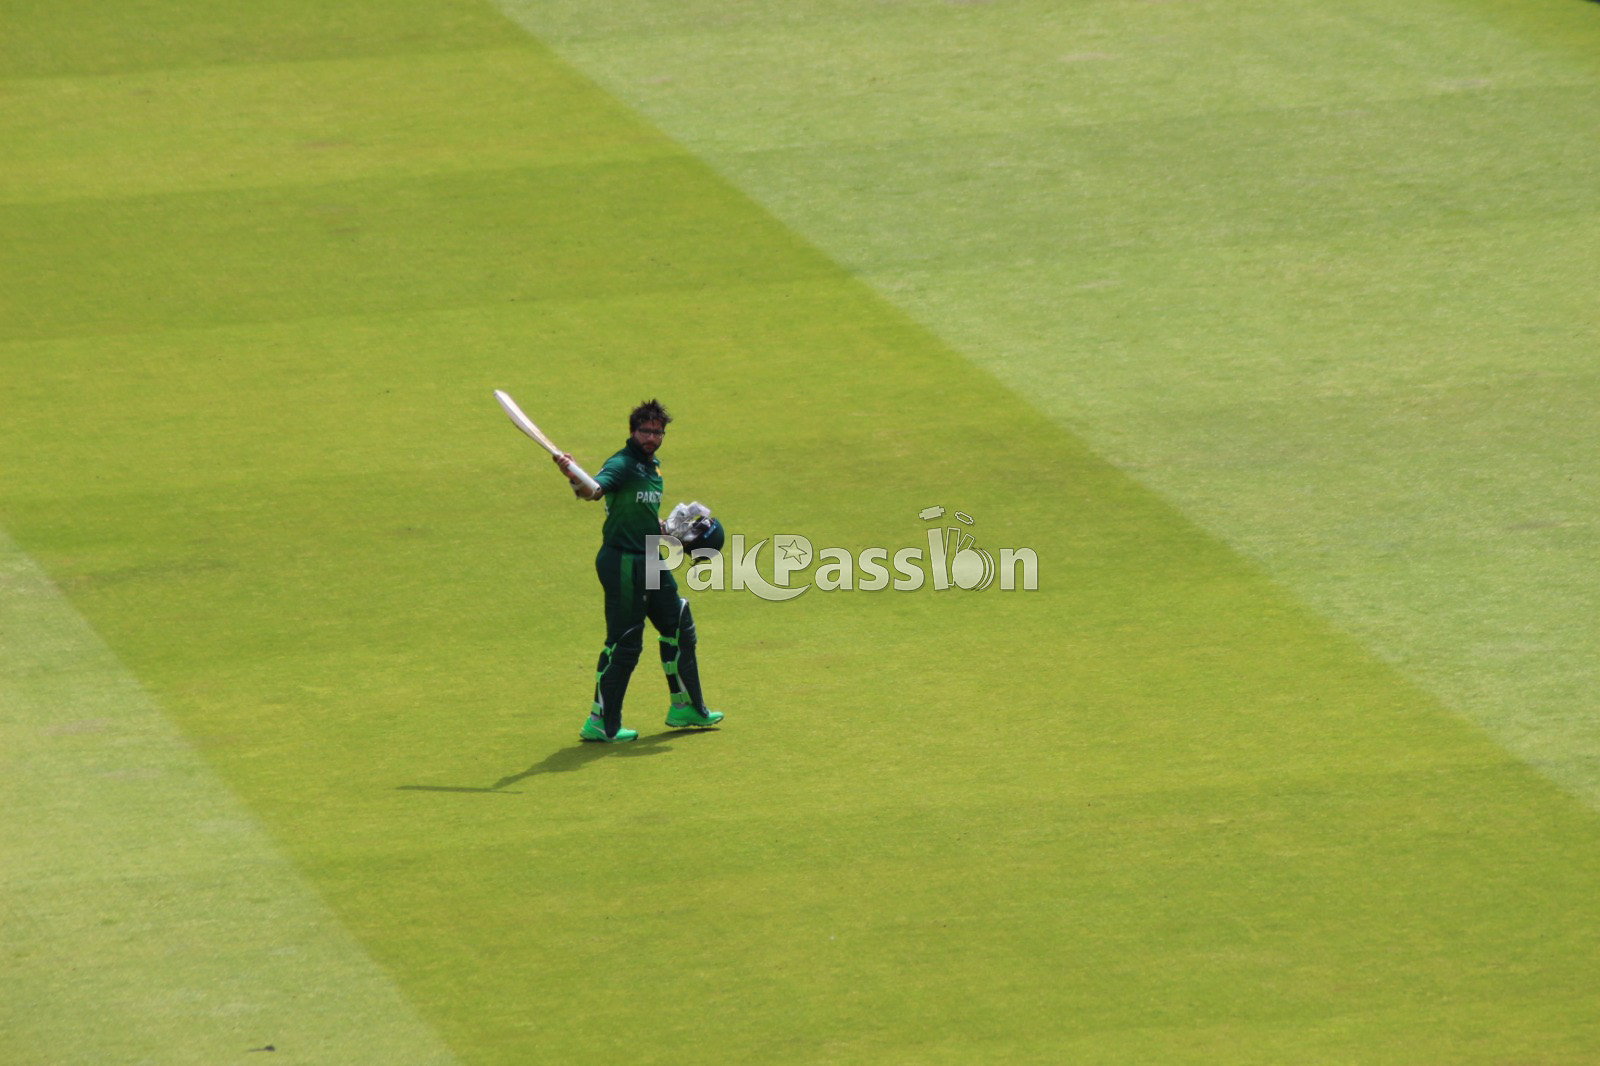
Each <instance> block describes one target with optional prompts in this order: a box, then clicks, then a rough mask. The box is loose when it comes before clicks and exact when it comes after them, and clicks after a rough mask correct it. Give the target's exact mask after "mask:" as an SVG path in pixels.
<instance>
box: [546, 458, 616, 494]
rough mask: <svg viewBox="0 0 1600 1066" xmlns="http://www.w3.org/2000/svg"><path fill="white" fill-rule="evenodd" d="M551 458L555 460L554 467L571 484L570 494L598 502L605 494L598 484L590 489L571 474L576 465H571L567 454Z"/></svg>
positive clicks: (570, 459)
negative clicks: (558, 469)
mask: <svg viewBox="0 0 1600 1066" xmlns="http://www.w3.org/2000/svg"><path fill="white" fill-rule="evenodd" d="M551 458H552V459H554V460H555V464H556V466H558V467H560V468H561V472H562V473H563V474H566V475H567V480H568V481H569V482H571V484H572V494H573V495H574V496H576V497H578V499H580V500H598V499H599V498H600V497H602V496H604V495H605V494H606V492H605V489H603V488H601V487H600V486H599V484H595V485H594V487H593V488H591V487H590V486H589V485H586V484H584V482H583V481H581V480H580V479H579V478H578V477H577V476H576V475H575V474H573V473H572V471H573V470H574V469H575V468H576V464H574V463H573V461H572V456H571V455H569V454H568V453H566V452H562V453H561V454H560V455H554V456H551Z"/></svg>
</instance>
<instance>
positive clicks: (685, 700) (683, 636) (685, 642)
mask: <svg viewBox="0 0 1600 1066" xmlns="http://www.w3.org/2000/svg"><path fill="white" fill-rule="evenodd" d="M658 640H659V643H660V646H661V670H662V672H663V673H665V674H666V675H667V690H668V691H669V692H671V693H672V705H673V706H674V707H693V708H694V709H695V710H697V711H704V710H705V709H706V703H705V699H704V698H703V697H702V696H701V694H700V664H699V661H698V660H697V659H696V658H695V650H694V649H695V633H694V614H693V613H692V612H691V611H690V610H689V601H688V600H684V599H680V600H679V601H678V624H677V626H676V628H675V630H674V631H673V632H672V633H671V634H668V633H665V632H663V633H662V634H661V636H660V637H659V638H658Z"/></svg>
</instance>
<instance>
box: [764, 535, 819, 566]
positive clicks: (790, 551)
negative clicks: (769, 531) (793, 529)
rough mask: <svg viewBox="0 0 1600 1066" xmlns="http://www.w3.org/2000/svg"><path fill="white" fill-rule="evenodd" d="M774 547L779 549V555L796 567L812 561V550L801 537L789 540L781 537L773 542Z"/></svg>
mask: <svg viewBox="0 0 1600 1066" xmlns="http://www.w3.org/2000/svg"><path fill="white" fill-rule="evenodd" d="M772 546H773V547H774V548H776V549H778V554H779V555H781V556H783V557H784V559H786V560H788V561H790V562H792V563H794V564H795V565H796V566H804V565H806V563H808V562H810V561H811V551H810V548H809V547H808V546H807V545H806V543H805V542H804V541H802V540H801V539H800V538H799V537H790V538H789V539H788V540H784V539H783V538H782V537H779V538H777V539H776V540H774V541H773V542H772Z"/></svg>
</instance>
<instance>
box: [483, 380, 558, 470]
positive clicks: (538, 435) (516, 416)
mask: <svg viewBox="0 0 1600 1066" xmlns="http://www.w3.org/2000/svg"><path fill="white" fill-rule="evenodd" d="M494 398H495V399H496V400H499V401H500V406H501V408H502V409H504V410H505V413H506V417H507V418H509V419H511V424H512V425H514V426H516V427H517V428H518V429H520V430H522V432H524V433H526V434H527V435H528V436H529V437H530V438H532V439H533V442H534V443H535V444H537V445H539V447H541V448H543V449H544V450H545V451H547V452H549V453H550V454H551V455H560V454H561V449H560V448H557V447H556V446H555V444H554V442H552V441H551V440H550V438H549V437H547V436H545V435H544V433H543V432H542V431H541V430H540V429H539V427H538V426H536V425H534V424H533V419H531V418H529V417H528V416H527V415H525V414H523V413H522V408H520V407H518V406H517V401H515V400H513V399H512V398H511V396H510V394H508V393H506V392H503V391H502V390H500V389H495V390H494Z"/></svg>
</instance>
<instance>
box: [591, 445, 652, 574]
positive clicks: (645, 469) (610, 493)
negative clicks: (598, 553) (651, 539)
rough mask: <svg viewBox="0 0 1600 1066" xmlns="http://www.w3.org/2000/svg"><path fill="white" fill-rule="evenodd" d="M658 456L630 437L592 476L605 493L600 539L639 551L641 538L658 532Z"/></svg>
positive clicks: (642, 545) (642, 546)
mask: <svg viewBox="0 0 1600 1066" xmlns="http://www.w3.org/2000/svg"><path fill="white" fill-rule="evenodd" d="M660 467H661V460H659V459H657V458H655V457H654V456H649V455H646V454H645V453H644V451H643V449H641V448H640V447H639V446H638V445H637V444H635V443H634V442H633V438H632V437H629V438H628V443H627V444H625V445H623V446H622V450H621V451H620V452H618V453H617V454H616V455H613V456H612V457H611V458H609V459H607V460H606V463H605V465H604V466H602V467H601V468H600V472H599V473H598V474H596V475H595V476H594V479H595V481H596V482H597V483H598V484H599V486H600V491H601V492H603V493H605V503H606V524H605V525H604V526H602V527H601V529H600V538H601V541H602V542H603V543H604V544H606V545H607V546H608V547H612V548H615V549H617V550H618V551H625V552H643V551H644V550H645V547H644V538H646V537H648V536H651V535H652V534H660V532H661V517H660V507H661V470H660Z"/></svg>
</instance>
